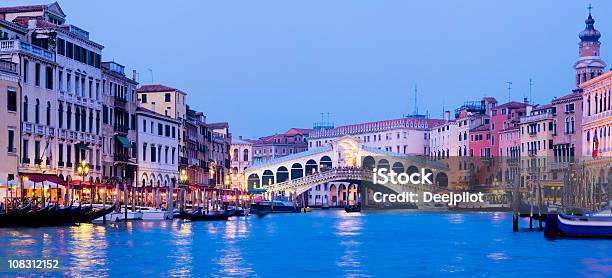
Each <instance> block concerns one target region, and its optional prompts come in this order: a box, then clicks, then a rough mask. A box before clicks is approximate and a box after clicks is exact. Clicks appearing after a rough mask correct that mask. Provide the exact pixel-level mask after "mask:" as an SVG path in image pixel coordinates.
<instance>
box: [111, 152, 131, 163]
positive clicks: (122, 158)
mask: <svg viewBox="0 0 612 278" xmlns="http://www.w3.org/2000/svg"><path fill="white" fill-rule="evenodd" d="M113 159H114V160H115V161H123V162H128V161H129V160H130V155H129V154H115V155H113Z"/></svg>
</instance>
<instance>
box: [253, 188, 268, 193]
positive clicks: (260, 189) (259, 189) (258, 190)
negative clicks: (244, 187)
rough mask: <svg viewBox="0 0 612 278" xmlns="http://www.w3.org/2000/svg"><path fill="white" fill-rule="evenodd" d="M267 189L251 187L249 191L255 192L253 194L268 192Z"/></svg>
mask: <svg viewBox="0 0 612 278" xmlns="http://www.w3.org/2000/svg"><path fill="white" fill-rule="evenodd" d="M266 191H267V190H265V189H263V188H249V193H253V194H261V193H266Z"/></svg>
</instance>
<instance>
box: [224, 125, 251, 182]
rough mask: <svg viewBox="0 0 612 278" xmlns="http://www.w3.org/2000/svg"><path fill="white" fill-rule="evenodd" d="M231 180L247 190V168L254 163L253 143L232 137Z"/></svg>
mask: <svg viewBox="0 0 612 278" xmlns="http://www.w3.org/2000/svg"><path fill="white" fill-rule="evenodd" d="M230 160H231V167H232V170H231V181H232V185H233V186H235V187H237V188H238V189H240V190H243V191H247V190H248V188H247V185H246V178H245V170H246V169H247V168H248V167H250V166H251V165H252V164H253V143H251V142H249V141H246V140H242V136H241V137H239V138H238V139H235V138H232V146H231V150H230Z"/></svg>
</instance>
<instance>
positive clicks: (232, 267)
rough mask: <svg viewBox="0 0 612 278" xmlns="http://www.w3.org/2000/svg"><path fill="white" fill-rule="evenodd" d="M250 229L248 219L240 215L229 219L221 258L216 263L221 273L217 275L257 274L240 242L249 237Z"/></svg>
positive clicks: (220, 254) (220, 253) (243, 275)
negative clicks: (246, 257) (243, 251)
mask: <svg viewBox="0 0 612 278" xmlns="http://www.w3.org/2000/svg"><path fill="white" fill-rule="evenodd" d="M248 234H249V229H248V224H247V221H245V220H244V218H242V217H240V218H237V219H232V220H231V221H227V222H226V225H225V232H224V234H223V241H222V243H221V244H222V246H223V248H222V249H221V250H220V251H219V259H218V260H216V261H215V263H216V264H217V265H218V266H219V268H220V269H219V270H220V273H213V276H215V277H235V276H240V277H245V276H251V275H254V274H255V270H254V269H253V268H252V267H251V266H250V264H249V263H247V262H246V260H245V259H244V257H243V255H242V251H241V249H240V243H241V242H242V240H243V239H246V238H248Z"/></svg>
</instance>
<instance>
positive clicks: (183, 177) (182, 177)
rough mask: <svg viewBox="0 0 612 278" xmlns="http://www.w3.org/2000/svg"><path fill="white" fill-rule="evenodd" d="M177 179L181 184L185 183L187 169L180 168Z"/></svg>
mask: <svg viewBox="0 0 612 278" xmlns="http://www.w3.org/2000/svg"><path fill="white" fill-rule="evenodd" d="M179 181H180V182H181V183H182V184H185V183H187V170H185V169H182V170H181V173H180V175H179Z"/></svg>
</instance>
